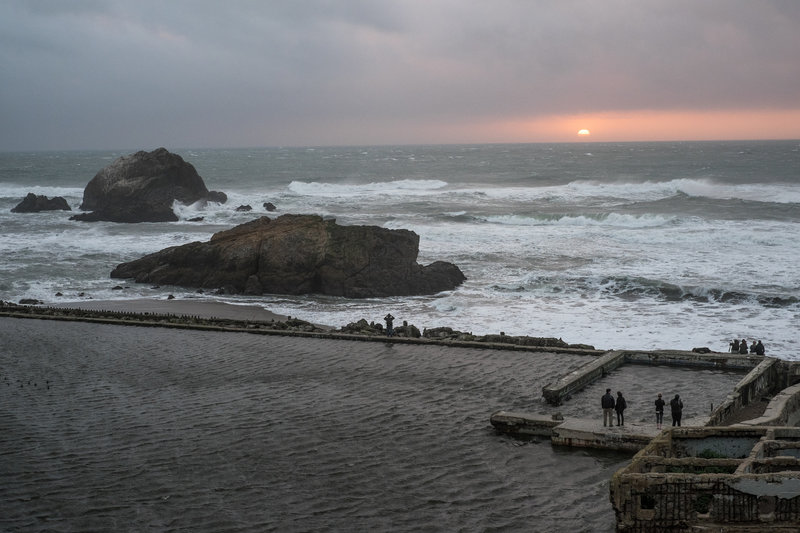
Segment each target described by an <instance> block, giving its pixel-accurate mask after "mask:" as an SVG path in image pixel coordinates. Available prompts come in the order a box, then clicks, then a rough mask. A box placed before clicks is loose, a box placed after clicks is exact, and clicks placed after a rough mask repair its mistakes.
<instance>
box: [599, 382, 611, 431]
mask: <svg viewBox="0 0 800 533" xmlns="http://www.w3.org/2000/svg"><path fill="white" fill-rule="evenodd" d="M600 405H601V406H602V407H603V427H605V426H613V425H614V397H613V396H611V389H606V393H605V394H604V395H603V397H602V398H600Z"/></svg>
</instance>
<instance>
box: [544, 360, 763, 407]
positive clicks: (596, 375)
mask: <svg viewBox="0 0 800 533" xmlns="http://www.w3.org/2000/svg"><path fill="white" fill-rule="evenodd" d="M764 360H765V359H764V357H763V356H760V355H739V354H722V353H711V354H701V353H696V352H682V351H677V350H660V351H652V352H645V351H614V352H608V353H606V354H604V355H602V356H600V357H598V358H597V359H595V360H593V361H591V362H590V363H588V364H586V365H584V366H582V367H580V368H578V369H577V370H574V371H572V372H570V373H569V374H567V375H565V376H562V377H561V378H560V379H559V380H558V381H556V382H554V383H551V384H549V385H547V386H545V387H542V396H543V397H544V399H545V400H546V401H547V402H548V403H550V404H551V405H561V402H562V401H563V399H564V398H566V397H568V396H569V395H571V394H573V393H575V392H576V391H579V390H581V389H583V388H585V387H587V386H588V385H590V384H592V383H593V382H594V381H596V380H598V379H600V378H602V377H604V376H605V375H606V374H608V373H609V372H611V371H612V370H614V369H616V368H618V367H619V366H621V365H624V364H629V363H630V364H645V365H668V366H683V367H696V368H713V369H716V370H733V371H748V370H752V369H754V368H756V367H757V366H758V365H759V364H761V363H763V362H764ZM770 360H771V361H776V360H775V359H770ZM732 409H733V407H732Z"/></svg>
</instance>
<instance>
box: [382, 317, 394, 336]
mask: <svg viewBox="0 0 800 533" xmlns="http://www.w3.org/2000/svg"><path fill="white" fill-rule="evenodd" d="M383 319H384V320H385V321H386V336H387V337H393V336H394V328H393V327H392V321H393V320H394V317H393V316H392V314H391V313H387V314H386V316H385V317H383Z"/></svg>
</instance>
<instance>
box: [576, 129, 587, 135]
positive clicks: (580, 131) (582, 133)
mask: <svg viewBox="0 0 800 533" xmlns="http://www.w3.org/2000/svg"><path fill="white" fill-rule="evenodd" d="M578 135H589V130H578Z"/></svg>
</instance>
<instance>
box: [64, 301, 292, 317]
mask: <svg viewBox="0 0 800 533" xmlns="http://www.w3.org/2000/svg"><path fill="white" fill-rule="evenodd" d="M51 307H59V308H68V309H86V310H89V311H122V312H131V313H156V314H173V315H179V316H182V315H186V316H197V317H202V318H228V319H231V320H253V321H255V320H259V321H263V322H270V321H272V320H275V321H276V322H277V321H281V320H286V319H287V317H286V316H284V315H279V314H276V313H273V312H272V311H269V310H267V309H264V308H263V307H260V306H257V305H236V304H228V303H224V302H217V301H210V300H200V299H183V300H181V299H177V298H176V299H173V300H155V299H147V298H141V299H138V300H82V301H79V302H70V303H64V304H56V305H52V306H51ZM297 318H302V317H297Z"/></svg>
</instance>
